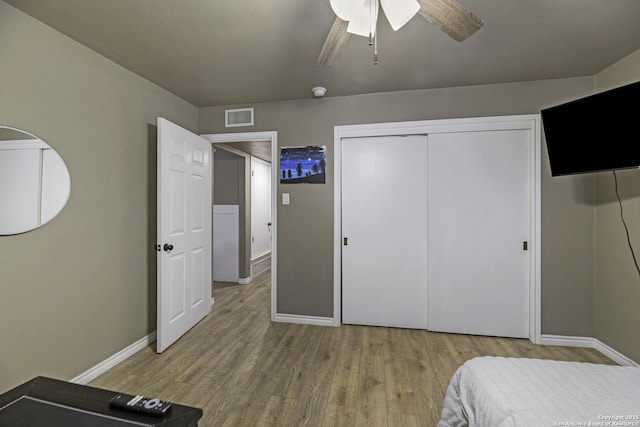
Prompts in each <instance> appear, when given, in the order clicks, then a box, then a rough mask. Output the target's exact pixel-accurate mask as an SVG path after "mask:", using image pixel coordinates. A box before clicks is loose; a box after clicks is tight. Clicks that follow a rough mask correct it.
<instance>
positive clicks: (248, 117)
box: [224, 108, 253, 128]
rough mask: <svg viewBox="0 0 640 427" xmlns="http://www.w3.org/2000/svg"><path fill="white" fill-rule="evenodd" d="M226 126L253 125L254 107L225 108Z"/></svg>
mask: <svg viewBox="0 0 640 427" xmlns="http://www.w3.org/2000/svg"><path fill="white" fill-rule="evenodd" d="M224 125H225V127H228V128H229V127H237V126H253V108H238V109H236V110H224Z"/></svg>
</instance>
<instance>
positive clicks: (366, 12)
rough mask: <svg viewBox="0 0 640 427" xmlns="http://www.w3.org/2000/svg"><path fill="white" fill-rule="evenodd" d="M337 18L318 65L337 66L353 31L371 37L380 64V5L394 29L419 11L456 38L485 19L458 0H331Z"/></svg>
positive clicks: (469, 31) (478, 27)
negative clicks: (378, 47)
mask: <svg viewBox="0 0 640 427" xmlns="http://www.w3.org/2000/svg"><path fill="white" fill-rule="evenodd" d="M330 2H331V8H332V9H333V11H334V12H335V14H336V15H337V16H336V19H335V21H334V22H333V25H332V26H331V29H330V30H329V34H328V35H327V38H326V39H325V41H324V44H323V45H322V48H321V49H320V53H319V54H318V57H317V58H316V62H315V63H316V65H334V64H335V63H336V60H337V59H338V56H339V55H340V52H341V51H342V48H343V47H344V46H345V44H346V43H347V41H348V40H349V35H350V34H355V35H359V36H363V37H369V44H370V45H373V46H374V64H377V63H378V58H377V57H378V52H377V31H376V26H377V20H378V12H379V9H380V7H382V10H383V11H384V13H385V15H386V17H387V20H388V21H389V23H390V24H391V27H392V28H393V30H394V31H396V30H398V29H400V28H401V27H402V26H403V25H404V24H406V23H407V22H409V20H410V19H411V18H413V16H414V15H416V13H419V14H420V15H421V16H422V17H424V18H425V19H426V20H427V21H429V22H431V23H432V24H433V25H435V26H436V27H438V28H439V29H440V30H441V31H442V32H444V33H445V34H447V35H449V36H450V37H451V38H452V39H454V40H456V41H459V42H461V41H463V40H465V39H467V38H468V37H469V36H471V35H472V34H474V33H475V32H476V31H478V30H479V29H480V28H481V27H482V26H483V25H484V22H483V21H482V20H481V19H480V18H478V17H477V16H475V15H474V14H473V13H471V12H470V11H469V10H467V9H466V8H464V7H463V6H462V5H461V4H460V3H458V2H457V1H456V0H330Z"/></svg>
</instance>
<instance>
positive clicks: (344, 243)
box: [342, 237, 349, 246]
mask: <svg viewBox="0 0 640 427" xmlns="http://www.w3.org/2000/svg"><path fill="white" fill-rule="evenodd" d="M342 244H343V245H344V246H347V245H348V244H349V238H348V237H344V238H343V239H342Z"/></svg>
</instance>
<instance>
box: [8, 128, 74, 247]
mask: <svg viewBox="0 0 640 427" xmlns="http://www.w3.org/2000/svg"><path fill="white" fill-rule="evenodd" d="M70 194H71V178H70V176H69V170H68V169H67V166H66V165H65V164H64V161H63V160H62V158H61V157H60V155H58V153H56V151H55V150H54V149H53V148H51V146H50V145H49V144H47V143H46V142H44V141H43V140H41V139H40V138H38V137H36V136H34V135H32V134H30V133H28V132H25V131H23V130H20V129H15V128H11V127H7V126H0V235H9V234H19V233H24V232H27V231H31V230H33V229H36V228H38V227H40V226H41V225H44V224H46V223H47V222H49V221H51V220H52V219H53V218H55V216H56V215H58V214H59V213H60V211H61V210H62V208H64V206H65V205H66V204H67V200H69V195H70Z"/></svg>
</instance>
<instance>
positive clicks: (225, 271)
mask: <svg viewBox="0 0 640 427" xmlns="http://www.w3.org/2000/svg"><path fill="white" fill-rule="evenodd" d="M239 276H240V207H239V206H238V205H213V280H214V281H216V282H237V281H238V278H239Z"/></svg>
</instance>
